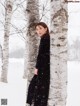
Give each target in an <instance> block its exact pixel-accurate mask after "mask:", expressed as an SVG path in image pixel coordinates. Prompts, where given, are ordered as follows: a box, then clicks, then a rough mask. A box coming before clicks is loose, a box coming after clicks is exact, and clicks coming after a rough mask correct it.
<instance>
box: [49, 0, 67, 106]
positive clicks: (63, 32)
mask: <svg viewBox="0 0 80 106" xmlns="http://www.w3.org/2000/svg"><path fill="white" fill-rule="evenodd" d="M67 11H68V10H67V4H66V3H65V2H64V0H57V1H56V0H51V26H50V28H51V34H50V35H51V58H50V59H51V60H50V61H51V69H50V70H51V81H50V82H51V84H50V95H49V101H48V104H49V105H48V106H66V97H67V90H66V89H67V23H68V15H67Z"/></svg>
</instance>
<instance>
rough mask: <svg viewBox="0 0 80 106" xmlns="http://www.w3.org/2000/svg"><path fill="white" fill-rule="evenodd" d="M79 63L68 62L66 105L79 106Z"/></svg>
mask: <svg viewBox="0 0 80 106" xmlns="http://www.w3.org/2000/svg"><path fill="white" fill-rule="evenodd" d="M79 92H80V61H68V87H67V95H68V97H67V105H66V106H80V93H79Z"/></svg>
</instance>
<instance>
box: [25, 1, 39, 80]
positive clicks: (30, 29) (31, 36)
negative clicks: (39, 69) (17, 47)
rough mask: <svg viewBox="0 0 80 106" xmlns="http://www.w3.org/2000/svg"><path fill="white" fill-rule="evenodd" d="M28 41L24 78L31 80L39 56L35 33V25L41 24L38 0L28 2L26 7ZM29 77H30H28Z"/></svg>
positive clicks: (26, 43) (26, 42)
mask: <svg viewBox="0 0 80 106" xmlns="http://www.w3.org/2000/svg"><path fill="white" fill-rule="evenodd" d="M26 19H27V26H26V28H27V30H26V41H25V65H24V76H23V77H24V78H31V77H32V73H34V66H35V61H36V55H37V48H38V47H37V46H38V36H37V35H36V33H35V23H37V22H39V9H38V0H28V1H27V7H26ZM28 75H29V76H28Z"/></svg>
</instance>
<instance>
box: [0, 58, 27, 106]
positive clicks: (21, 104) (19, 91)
mask: <svg viewBox="0 0 80 106" xmlns="http://www.w3.org/2000/svg"><path fill="white" fill-rule="evenodd" d="M9 62H10V63H9V71H8V83H2V82H0V100H1V99H7V101H8V105H7V106H25V103H26V89H27V79H23V72H24V59H9ZM0 106H2V105H1V104H0Z"/></svg>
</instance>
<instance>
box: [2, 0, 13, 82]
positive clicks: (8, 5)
mask: <svg viewBox="0 0 80 106" xmlns="http://www.w3.org/2000/svg"><path fill="white" fill-rule="evenodd" d="M11 15H12V0H6V6H5V26H4V43H3V65H2V72H1V81H2V82H5V83H6V82H7V75H8V60H9V33H10V22H11Z"/></svg>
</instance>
